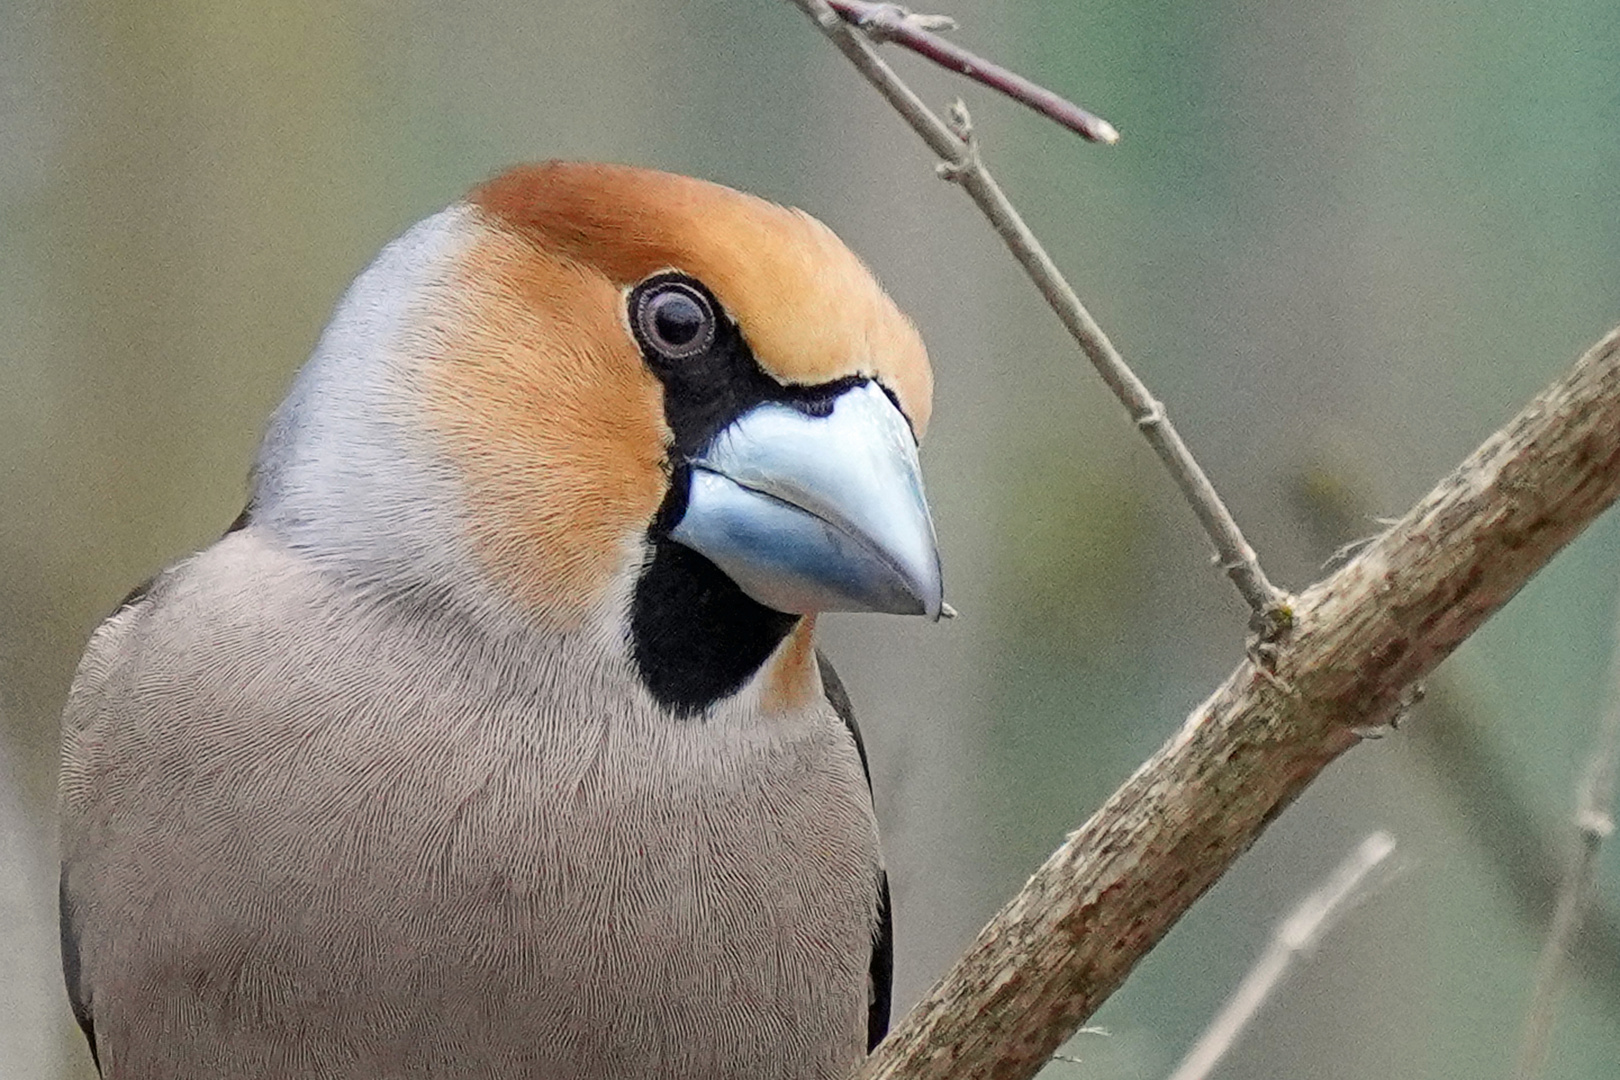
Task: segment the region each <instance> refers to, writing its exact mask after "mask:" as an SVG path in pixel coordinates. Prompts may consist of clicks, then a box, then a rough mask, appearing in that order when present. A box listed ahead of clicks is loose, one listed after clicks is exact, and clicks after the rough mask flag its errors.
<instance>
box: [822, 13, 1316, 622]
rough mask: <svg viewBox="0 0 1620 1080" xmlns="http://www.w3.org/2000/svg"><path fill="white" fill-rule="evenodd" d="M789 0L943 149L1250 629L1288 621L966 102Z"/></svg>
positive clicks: (949, 169) (951, 170)
mask: <svg viewBox="0 0 1620 1080" xmlns="http://www.w3.org/2000/svg"><path fill="white" fill-rule="evenodd" d="M793 3H794V4H795V5H797V6H798V7H799V8H800V9H801V10H802V11H803V12H804V13H805V14H806V15H808V16H810V18H811V19H812V20H813V21H814V22H815V23H816V25H817V26H819V27H821V30H822V32H823V33H825V34H826V35H827V36H828V37H829V38H831V39H832V42H833V44H835V45H837V46H838V48H839V50H840V51H842V52H843V54H844V55H845V56H846V57H848V58H849V60H850V62H851V63H852V64H854V65H855V67H856V69H857V70H859V71H860V73H861V74H862V75H864V76H865V77H866V79H867V81H868V82H870V83H871V84H872V85H873V86H874V87H876V88H877V91H878V92H879V93H880V94H882V95H883V97H884V99H885V100H887V101H888V102H889V104H890V105H892V106H894V108H895V111H897V112H898V113H899V114H900V115H901V117H902V118H904V119H905V121H906V123H908V124H910V125H911V127H912V130H914V131H915V132H916V133H917V134H918V135H919V136H921V137H922V140H923V142H925V143H927V144H928V148H929V149H930V150H932V151H933V152H934V153H935V154H936V155H938V156H939V158H940V161H941V162H942V164H941V166H940V175H942V176H944V177H945V178H946V179H948V180H951V181H953V182H954V183H957V184H960V185H961V186H962V189H963V190H964V191H966V192H967V193H968V196H969V197H970V198H972V199H973V201H974V203H975V204H976V205H977V206H978V207H979V209H980V210H981V211H982V212H983V213H984V216H985V217H986V218H988V219H989V221H990V224H991V225H992V226H993V227H994V228H995V230H996V233H997V234H998V235H999V236H1000V237H1001V239H1002V242H1003V243H1005V244H1006V245H1007V247H1008V249H1009V250H1010V251H1011V252H1012V253H1013V257H1014V258H1016V259H1017V260H1018V262H1019V264H1020V265H1021V266H1023V268H1024V272H1025V273H1027V274H1028V275H1029V277H1030V280H1032V281H1033V282H1034V283H1035V287H1036V288H1038V289H1039V290H1040V292H1041V295H1042V296H1043V297H1045V298H1046V302H1047V304H1049V305H1050V306H1051V308H1052V310H1053V311H1054V312H1056V313H1057V317H1058V319H1059V320H1061V321H1062V323H1063V325H1064V327H1065V328H1066V329H1067V330H1068V331H1069V335H1070V336H1071V337H1073V338H1074V340H1075V343H1076V344H1078V345H1079V346H1080V351H1081V352H1083V353H1085V354H1086V358H1087V359H1088V360H1090V361H1091V364H1092V366H1093V367H1094V368H1096V369H1097V373H1098V374H1099V375H1101V376H1102V379H1103V382H1105V383H1107V384H1108V388H1109V389H1110V390H1112V391H1113V392H1114V396H1115V397H1117V398H1118V399H1119V400H1120V402H1121V403H1122V404H1123V405H1124V406H1125V408H1126V409H1127V410H1128V411H1129V412H1130V415H1131V419H1132V420H1134V421H1136V426H1137V427H1138V428H1140V429H1141V431H1142V435H1143V437H1145V438H1146V439H1147V441H1148V444H1149V445H1150V446H1152V447H1153V450H1154V452H1155V453H1157V454H1158V455H1159V460H1160V461H1162V462H1163V463H1164V466H1165V468H1167V469H1168V470H1169V471H1170V475H1171V476H1172V477H1173V478H1174V479H1175V481H1176V485H1177V486H1178V487H1180V488H1181V492H1182V494H1183V495H1184V496H1186V498H1187V501H1188V502H1189V503H1191V504H1192V508H1193V512H1194V513H1195V514H1197V515H1198V521H1199V523H1200V524H1201V525H1203V527H1204V532H1205V533H1207V534H1208V536H1209V538H1210V541H1211V543H1213V544H1214V545H1215V554H1216V561H1217V562H1218V563H1219V565H1220V567H1221V569H1223V570H1225V571H1226V573H1227V576H1228V577H1230V578H1231V579H1232V583H1233V584H1234V585H1236V586H1237V589H1238V592H1240V593H1242V594H1243V599H1244V600H1245V601H1247V602H1248V605H1249V609H1250V611H1251V612H1253V616H1254V618H1253V622H1254V624H1255V629H1256V630H1257V631H1259V632H1260V633H1261V635H1262V637H1265V638H1269V637H1271V636H1273V635H1274V634H1276V633H1279V632H1281V631H1282V630H1283V629H1285V628H1286V626H1287V623H1288V619H1289V599H1288V596H1287V595H1286V594H1285V593H1283V592H1282V591H1281V590H1280V589H1278V588H1276V587H1275V586H1274V585H1272V584H1271V582H1270V580H1269V579H1267V577H1266V575H1265V572H1264V571H1263V570H1261V569H1260V562H1259V559H1258V558H1256V556H1255V553H1254V549H1253V548H1252V547H1250V546H1249V542H1248V541H1247V540H1245V539H1244V538H1243V532H1242V530H1240V529H1239V528H1238V525H1237V521H1236V520H1235V519H1234V518H1233V517H1232V513H1231V511H1230V510H1228V509H1227V508H1226V504H1225V503H1223V502H1221V499H1220V496H1219V495H1217V494H1216V492H1215V486H1214V485H1213V484H1211V483H1210V481H1209V477H1208V476H1207V475H1205V473H1204V470H1203V468H1202V467H1200V466H1199V464H1198V462H1197V460H1196V459H1194V458H1193V456H1192V451H1190V450H1188V449H1187V444H1186V443H1184V442H1183V441H1182V439H1181V435H1180V433H1179V432H1177V431H1176V429H1175V427H1174V426H1173V425H1172V424H1171V423H1170V418H1169V417H1168V416H1167V415H1166V414H1165V411H1164V405H1163V403H1162V402H1160V401H1158V400H1157V399H1155V398H1154V397H1153V395H1152V394H1150V393H1149V392H1148V388H1147V386H1146V385H1144V384H1143V382H1142V380H1141V379H1139V378H1137V377H1136V373H1135V372H1134V371H1132V370H1131V369H1130V367H1129V366H1128V365H1127V364H1126V363H1125V359H1124V357H1122V356H1120V354H1119V350H1118V349H1116V348H1114V345H1113V342H1111V341H1109V340H1108V335H1106V334H1104V333H1103V331H1102V328H1101V327H1100V326H1098V325H1097V322H1096V320H1095V319H1093V318H1092V317H1091V313H1090V312H1089V311H1087V310H1086V308H1085V305H1083V304H1082V303H1081V302H1080V298H1079V296H1077V295H1076V294H1075V291H1074V289H1073V288H1072V287H1071V286H1070V285H1069V283H1068V281H1067V280H1065V279H1064V277H1063V275H1062V274H1061V273H1060V272H1059V271H1058V268H1057V264H1056V263H1054V262H1053V261H1052V259H1051V256H1049V255H1047V253H1046V249H1045V248H1043V247H1042V246H1041V243H1040V241H1039V240H1037V239H1035V234H1034V233H1032V232H1031V231H1030V230H1029V226H1027V225H1025V224H1024V219H1023V218H1022V217H1021V216H1020V215H1019V213H1018V211H1017V210H1016V209H1014V207H1013V205H1012V203H1011V202H1010V201H1009V200H1008V199H1007V196H1006V195H1005V194H1004V193H1003V192H1002V190H1001V187H1000V185H999V184H997V183H996V181H995V178H994V177H992V176H991V175H990V172H989V170H987V169H986V168H985V167H984V162H983V161H981V160H980V158H979V150H978V145H977V143H976V142H975V141H974V139H973V133H972V127H971V125H970V123H969V121H968V118H967V110H966V108H965V107H963V106H962V105H961V103H957V105H956V106H955V107H954V108H953V112H954V113H955V115H956V125H955V128H954V129H953V128H952V127H951V126H949V125H947V124H946V123H945V121H943V120H941V119H940V118H939V117H938V116H935V115H934V113H933V111H932V110H930V109H929V108H928V106H927V105H925V104H923V102H922V99H921V98H919V97H918V96H917V95H916V94H915V93H914V92H913V91H912V89H911V88H910V87H909V86H907V85H906V84H905V83H904V82H902V81H901V80H900V77H899V76H897V75H896V74H895V73H894V72H893V70H891V69H890V67H889V65H888V64H886V63H884V62H883V59H882V58H881V57H880V56H878V54H877V53H876V52H875V51H874V50H873V49H872V46H871V45H869V44H868V43H867V41H866V39H865V38H864V37H862V36H861V34H860V33H859V32H857V31H856V30H855V29H853V28H852V27H850V26H849V25H847V24H846V23H845V22H844V21H843V20H842V19H840V18H839V17H838V13H837V12H835V11H834V10H833V9H832V8H830V7H828V6H827V3H826V0H793Z"/></svg>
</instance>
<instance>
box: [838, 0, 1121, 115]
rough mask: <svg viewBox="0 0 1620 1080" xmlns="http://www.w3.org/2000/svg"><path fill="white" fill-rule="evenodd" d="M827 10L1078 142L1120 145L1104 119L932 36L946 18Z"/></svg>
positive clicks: (869, 7) (850, 0)
mask: <svg viewBox="0 0 1620 1080" xmlns="http://www.w3.org/2000/svg"><path fill="white" fill-rule="evenodd" d="M827 6H828V7H830V8H832V9H833V10H834V11H836V12H838V14H839V15H840V16H841V17H842V18H843V19H844V21H845V22H848V23H851V24H853V25H855V26H858V27H860V28H861V29H862V30H863V31H865V32H866V36H867V37H869V38H871V39H872V40H873V41H892V42H893V43H894V44H896V45H899V46H901V47H902V48H906V49H910V50H911V51H912V52H914V53H916V54H917V55H918V56H922V57H926V58H927V59H929V60H932V61H933V62H934V63H936V64H938V65H939V66H940V67H943V68H948V69H950V70H951V71H954V72H956V73H957V74H959V75H965V76H967V77H968V78H970V79H972V80H973V81H974V82H977V83H982V84H983V85H985V86H988V87H990V89H992V90H995V91H997V92H999V93H1002V94H1005V95H1006V96H1008V97H1010V98H1012V99H1013V100H1014V101H1016V102H1019V103H1020V104H1023V105H1027V106H1029V107H1030V108H1031V109H1034V110H1035V111H1036V112H1038V113H1040V114H1041V115H1042V116H1045V117H1047V118H1049V119H1052V120H1055V121H1057V122H1058V123H1059V124H1062V125H1063V126H1064V127H1066V128H1068V129H1069V130H1070V131H1072V132H1074V133H1075V134H1076V135H1079V136H1081V137H1082V138H1085V139H1089V140H1091V141H1092V142H1100V143H1110V144H1112V143H1116V142H1118V141H1119V129H1118V128H1116V127H1114V125H1113V124H1110V123H1109V122H1108V121H1107V120H1104V119H1103V118H1102V117H1100V116H1098V115H1096V114H1095V113H1093V112H1089V111H1088V110H1086V109H1082V108H1081V107H1080V106H1078V105H1076V104H1075V103H1074V102H1072V101H1070V100H1068V99H1067V98H1064V97H1061V96H1059V95H1057V94H1054V93H1053V92H1052V91H1050V90H1048V89H1047V88H1046V87H1044V86H1041V85H1040V84H1039V83H1034V82H1031V81H1030V80H1028V79H1026V78H1024V77H1023V76H1022V75H1020V74H1018V73H1017V72H1015V71H1008V70H1007V69H1006V68H1004V67H1002V66H1001V65H1000V64H994V63H991V62H990V61H989V60H986V59H984V57H982V56H979V55H978V54H976V53H973V52H969V51H968V50H967V49H964V48H962V46H960V45H958V44H956V43H955V42H953V41H948V40H946V39H945V38H942V37H940V36H939V35H938V34H936V33H934V32H933V31H935V30H938V29H955V27H956V23H955V20H953V19H951V18H949V17H946V16H940V15H914V14H912V13H911V12H909V11H907V10H906V9H905V8H903V7H901V6H900V5H899V4H871V3H866V2H865V0H827Z"/></svg>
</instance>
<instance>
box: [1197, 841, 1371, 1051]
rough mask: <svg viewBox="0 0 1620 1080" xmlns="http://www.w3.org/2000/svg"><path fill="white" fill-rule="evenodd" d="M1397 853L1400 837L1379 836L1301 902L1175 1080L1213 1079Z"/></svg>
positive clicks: (1216, 1018)
mask: <svg viewBox="0 0 1620 1080" xmlns="http://www.w3.org/2000/svg"><path fill="white" fill-rule="evenodd" d="M1394 850H1395V838H1394V837H1392V836H1390V835H1389V834H1388V833H1386V832H1375V833H1373V834H1372V835H1371V836H1369V837H1367V838H1366V839H1365V840H1363V841H1362V842H1361V843H1360V845H1358V846H1357V847H1356V850H1355V851H1353V852H1351V853H1350V854H1349V855H1348V856H1347V857H1346V858H1345V860H1344V862H1342V863H1340V864H1339V866H1338V868H1337V869H1335V870H1334V871H1333V873H1332V874H1331V875H1330V876H1329V877H1328V879H1327V880H1326V881H1324V882H1322V884H1321V885H1319V886H1318V887H1317V888H1316V890H1315V891H1314V892H1312V893H1311V894H1310V895H1309V896H1307V897H1306V898H1305V899H1304V900H1302V901H1300V904H1299V906H1298V907H1297V908H1295V909H1294V911H1293V913H1292V914H1290V915H1289V916H1288V918H1286V919H1284V920H1283V921H1282V922H1281V923H1279V924H1277V930H1276V932H1275V933H1273V934H1272V936H1271V941H1270V943H1269V944H1267V946H1266V951H1265V952H1264V953H1263V954H1261V956H1260V959H1259V960H1257V961H1256V962H1255V965H1254V967H1252V968H1250V969H1249V972H1248V974H1246V975H1245V976H1244V977H1243V981H1242V982H1241V983H1239V984H1238V988H1237V989H1236V990H1235V991H1233V993H1232V996H1231V997H1230V998H1229V999H1227V1002H1226V1004H1225V1005H1224V1006H1222V1007H1221V1011H1220V1012H1219V1013H1217V1014H1216V1015H1215V1019H1213V1020H1211V1021H1210V1024H1209V1027H1207V1028H1205V1029H1204V1033H1203V1034H1202V1035H1200V1036H1199V1037H1198V1041H1197V1042H1196V1043H1194V1044H1193V1047H1192V1049H1191V1050H1189V1051H1187V1056H1186V1057H1184V1058H1182V1060H1181V1064H1180V1065H1177V1066H1176V1071H1175V1072H1173V1073H1171V1074H1170V1080H1207V1078H1208V1077H1209V1075H1210V1074H1211V1073H1213V1072H1214V1071H1215V1066H1216V1065H1218V1064H1219V1063H1220V1060H1221V1058H1223V1057H1225V1056H1226V1052H1227V1051H1228V1050H1230V1049H1231V1048H1232V1047H1233V1046H1234V1045H1236V1043H1237V1040H1238V1036H1240V1035H1242V1034H1243V1031H1244V1029H1245V1028H1247V1027H1248V1026H1249V1023H1250V1022H1251V1021H1252V1020H1253V1019H1254V1017H1255V1015H1256V1014H1257V1013H1259V1011H1260V1008H1261V1006H1263V1005H1264V1004H1265V1003H1266V1000H1267V999H1268V998H1269V997H1270V996H1271V994H1272V992H1273V991H1274V990H1276V988H1277V987H1278V986H1279V985H1281V983H1282V980H1283V977H1284V976H1286V975H1287V974H1288V970H1289V969H1290V968H1291V967H1293V966H1294V964H1295V963H1297V962H1298V961H1299V960H1300V959H1301V958H1303V957H1304V956H1306V955H1307V954H1308V953H1310V952H1311V951H1312V950H1313V949H1315V948H1316V944H1317V942H1319V941H1320V940H1321V939H1322V936H1323V935H1324V934H1326V933H1327V932H1328V931H1329V930H1330V929H1332V928H1333V926H1334V925H1335V924H1336V923H1338V921H1339V920H1340V919H1341V918H1343V917H1344V916H1345V915H1346V914H1347V913H1348V912H1349V911H1350V909H1351V908H1353V907H1354V906H1355V905H1356V903H1358V902H1359V901H1361V900H1363V899H1365V898H1366V897H1367V896H1368V895H1369V894H1370V893H1371V892H1372V891H1373V890H1374V889H1376V888H1377V887H1378V886H1379V885H1380V884H1382V883H1383V881H1385V880H1387V875H1386V874H1380V875H1378V876H1377V877H1374V876H1373V874H1374V871H1376V870H1378V869H1379V868H1380V867H1381V866H1384V865H1386V864H1385V861H1384V860H1386V859H1387V858H1389V856H1390V854H1391V853H1393V852H1394Z"/></svg>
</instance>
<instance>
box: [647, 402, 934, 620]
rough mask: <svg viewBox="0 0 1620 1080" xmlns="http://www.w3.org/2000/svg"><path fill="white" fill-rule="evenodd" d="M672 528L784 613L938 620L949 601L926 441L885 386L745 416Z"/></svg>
mask: <svg viewBox="0 0 1620 1080" xmlns="http://www.w3.org/2000/svg"><path fill="white" fill-rule="evenodd" d="M670 536H671V538H672V539H674V540H676V541H677V542H679V543H681V544H685V545H686V546H687V547H689V548H691V549H692V550H694V551H697V552H699V553H700V554H702V555H704V556H705V557H707V558H708V559H709V560H710V561H711V562H713V563H714V564H715V565H716V566H718V567H719V568H720V569H721V570H723V571H724V572H725V573H726V575H727V576H728V577H730V578H731V580H733V581H735V582H736V583H737V585H738V586H739V587H740V588H741V589H742V591H743V592H745V593H747V594H748V595H749V596H751V597H753V598H754V599H755V600H757V601H759V602H760V603H761V604H764V605H765V606H766V607H770V608H775V609H776V610H777V611H785V612H790V613H794V614H803V615H808V614H811V613H813V612H818V611H882V612H890V613H893V614H896V615H926V616H928V618H930V619H938V618H939V614H940V606H941V604H942V603H943V601H944V590H943V586H942V585H941V582H940V573H939V550H938V548H937V546H936V545H935V541H934V523H933V520H932V519H931V518H930V517H929V516H928V502H927V500H926V499H925V498H924V497H923V488H922V471H921V469H920V468H919V466H918V464H917V440H916V439H915V438H914V437H913V435H912V433H911V427H910V425H908V424H907V423H906V419H905V417H904V416H902V415H901V414H900V410H899V409H897V408H895V406H894V404H893V403H892V402H891V401H890V400H889V398H888V396H887V395H886V394H885V393H884V392H883V390H882V389H881V388H880V387H878V386H877V385H876V384H875V383H870V382H867V383H861V384H859V385H857V386H855V387H853V388H851V389H849V390H846V391H844V393H842V394H840V395H839V396H838V397H837V398H836V399H835V400H834V403H833V410H832V412H831V413H830V414H829V415H827V416H809V415H807V414H805V413H803V412H801V411H799V410H798V409H795V408H793V407H792V406H789V405H783V404H780V403H777V402H767V403H766V404H764V405H759V406H756V407H755V408H753V409H751V410H749V411H748V412H746V413H744V414H743V415H742V416H741V417H739V418H738V419H737V420H736V421H734V422H733V423H732V424H731V426H730V427H727V428H726V429H725V430H723V431H721V432H720V434H719V435H718V436H716V437H715V439H714V441H713V443H712V444H711V445H710V446H709V448H708V449H707V450H705V451H704V452H703V453H702V454H700V455H699V456H698V457H697V458H696V459H695V460H694V461H693V462H692V486H691V492H690V495H689V497H688V500H687V506H686V513H685V514H684V515H682V517H681V520H680V522H679V524H677V525H676V526H675V528H674V529H673V530H671V532H670Z"/></svg>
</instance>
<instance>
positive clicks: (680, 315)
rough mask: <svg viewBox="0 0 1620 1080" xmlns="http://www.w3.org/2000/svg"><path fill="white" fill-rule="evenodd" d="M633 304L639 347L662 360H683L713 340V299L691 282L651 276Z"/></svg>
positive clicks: (714, 325)
mask: <svg viewBox="0 0 1620 1080" xmlns="http://www.w3.org/2000/svg"><path fill="white" fill-rule="evenodd" d="M633 304H634V308H633V314H634V318H635V322H636V334H637V336H638V337H639V338H640V339H641V344H642V347H643V348H646V349H649V350H651V351H652V352H653V353H656V354H657V355H658V356H660V357H662V358H663V359H664V360H685V359H687V358H689V357H693V356H697V355H699V354H700V353H702V352H703V351H704V350H706V349H708V348H709V346H710V345H712V344H714V335H715V330H716V328H717V324H716V320H715V314H714V303H713V301H711V300H710V299H709V298H708V296H707V295H705V294H704V293H703V292H702V290H700V289H699V288H698V287H697V286H696V285H695V284H688V283H686V282H684V281H669V280H667V279H666V280H657V279H654V280H653V281H650V282H648V283H647V284H646V285H644V286H642V288H641V289H640V290H638V291H637V293H636V298H635V299H634V300H633Z"/></svg>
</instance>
